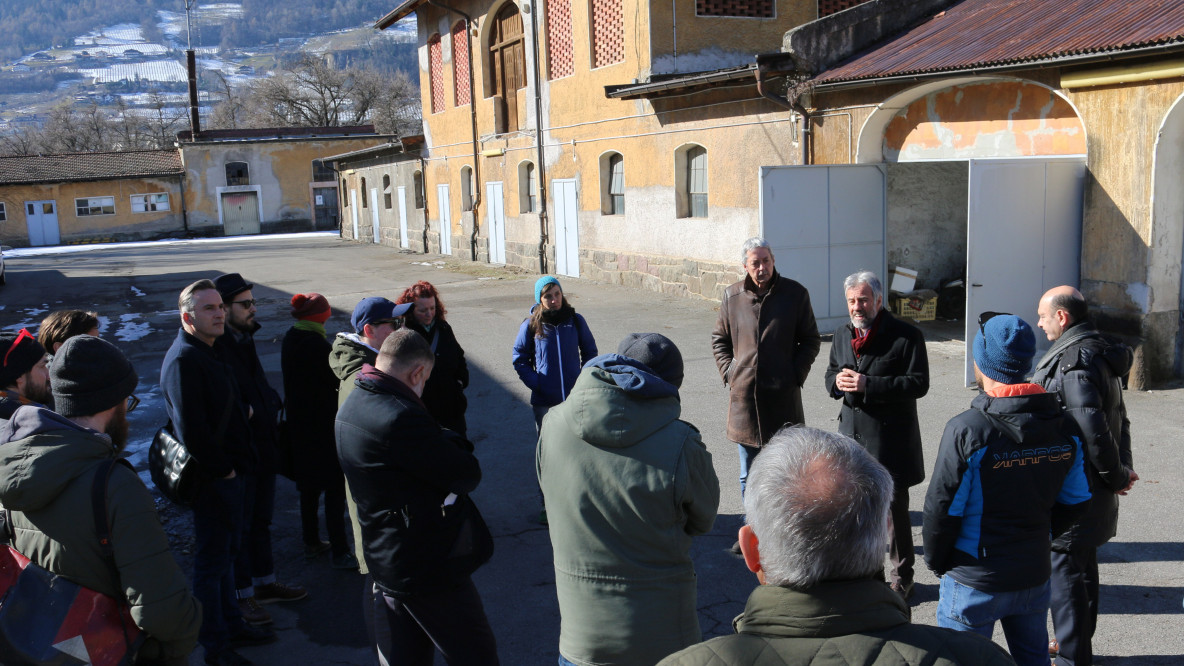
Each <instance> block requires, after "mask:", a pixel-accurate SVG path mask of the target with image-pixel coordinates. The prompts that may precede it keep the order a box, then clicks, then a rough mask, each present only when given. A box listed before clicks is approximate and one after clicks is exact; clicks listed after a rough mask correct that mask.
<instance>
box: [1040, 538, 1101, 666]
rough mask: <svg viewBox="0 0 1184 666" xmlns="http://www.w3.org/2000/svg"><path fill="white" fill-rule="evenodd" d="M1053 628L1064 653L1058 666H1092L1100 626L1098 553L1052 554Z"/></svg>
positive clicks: (1081, 551)
mask: <svg viewBox="0 0 1184 666" xmlns="http://www.w3.org/2000/svg"><path fill="white" fill-rule="evenodd" d="M1049 583H1050V584H1051V586H1052V600H1051V602H1050V604H1049V605H1050V607H1051V609H1052V627H1053V630H1054V631H1055V632H1056V636H1057V643H1060V646H1061V652H1060V655H1058V656H1057V659H1056V664H1057V666H1090V664H1092V663H1093V660H1094V647H1093V638H1094V629H1095V628H1096V627H1097V625H1098V550H1097V549H1096V548H1082V549H1078V550H1074V551H1073V552H1071V553H1058V552H1056V551H1053V552H1052V577H1051V578H1050V579H1049Z"/></svg>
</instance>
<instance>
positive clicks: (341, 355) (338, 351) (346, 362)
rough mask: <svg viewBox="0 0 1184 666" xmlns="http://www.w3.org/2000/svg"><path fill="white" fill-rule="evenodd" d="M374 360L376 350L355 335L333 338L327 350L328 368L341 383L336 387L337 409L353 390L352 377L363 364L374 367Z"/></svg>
mask: <svg viewBox="0 0 1184 666" xmlns="http://www.w3.org/2000/svg"><path fill="white" fill-rule="evenodd" d="M376 360H378V350H377V349H375V348H373V347H371V346H370V345H368V344H366V342H365V341H364V340H362V336H360V335H358V334H357V333H338V334H337V337H335V338H333V346H332V348H330V350H329V367H330V368H332V370H333V374H334V375H337V379H338V380H339V381H340V382H341V384H339V385H338V387H337V407H338V408H339V409H340V408H341V406H342V405H344V404H345V399H346V398H348V397H349V394H350V392H351V391H353V390H354V375H355V374H357V372H358V371H359V370H361V369H362V365H363V364H364V363H369V364H370V365H374V362H375V361H376Z"/></svg>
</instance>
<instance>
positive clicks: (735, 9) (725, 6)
mask: <svg viewBox="0 0 1184 666" xmlns="http://www.w3.org/2000/svg"><path fill="white" fill-rule="evenodd" d="M826 1H827V0H819V4H821V3H822V2H826ZM773 4H774V2H773V0H696V1H695V13H696V14H697V15H699V16H739V17H744V18H773Z"/></svg>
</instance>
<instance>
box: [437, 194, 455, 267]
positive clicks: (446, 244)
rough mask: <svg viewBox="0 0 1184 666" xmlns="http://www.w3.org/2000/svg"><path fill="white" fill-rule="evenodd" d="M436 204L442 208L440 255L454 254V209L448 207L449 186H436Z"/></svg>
mask: <svg viewBox="0 0 1184 666" xmlns="http://www.w3.org/2000/svg"><path fill="white" fill-rule="evenodd" d="M436 204H437V205H438V206H439V207H440V254H452V209H451V208H450V207H449V206H448V186H447V185H437V186H436Z"/></svg>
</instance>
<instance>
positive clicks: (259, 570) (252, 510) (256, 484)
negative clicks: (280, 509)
mask: <svg viewBox="0 0 1184 666" xmlns="http://www.w3.org/2000/svg"><path fill="white" fill-rule="evenodd" d="M243 478H244V480H245V484H246V485H245V488H244V490H243V508H244V510H245V516H246V520H245V521H244V523H243V536H242V544H243V545H242V548H240V549H239V551H238V558H237V559H235V561H234V587H235V589H236V590H237V591H238V596H239V597H250V596H254V594H255V589H254V584H255V583H260V584H262V583H271V582H274V581H275V563H274V561H273V560H272V557H271V517H272V514H274V513H275V474H274V473H272V474H244V475H243Z"/></svg>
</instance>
